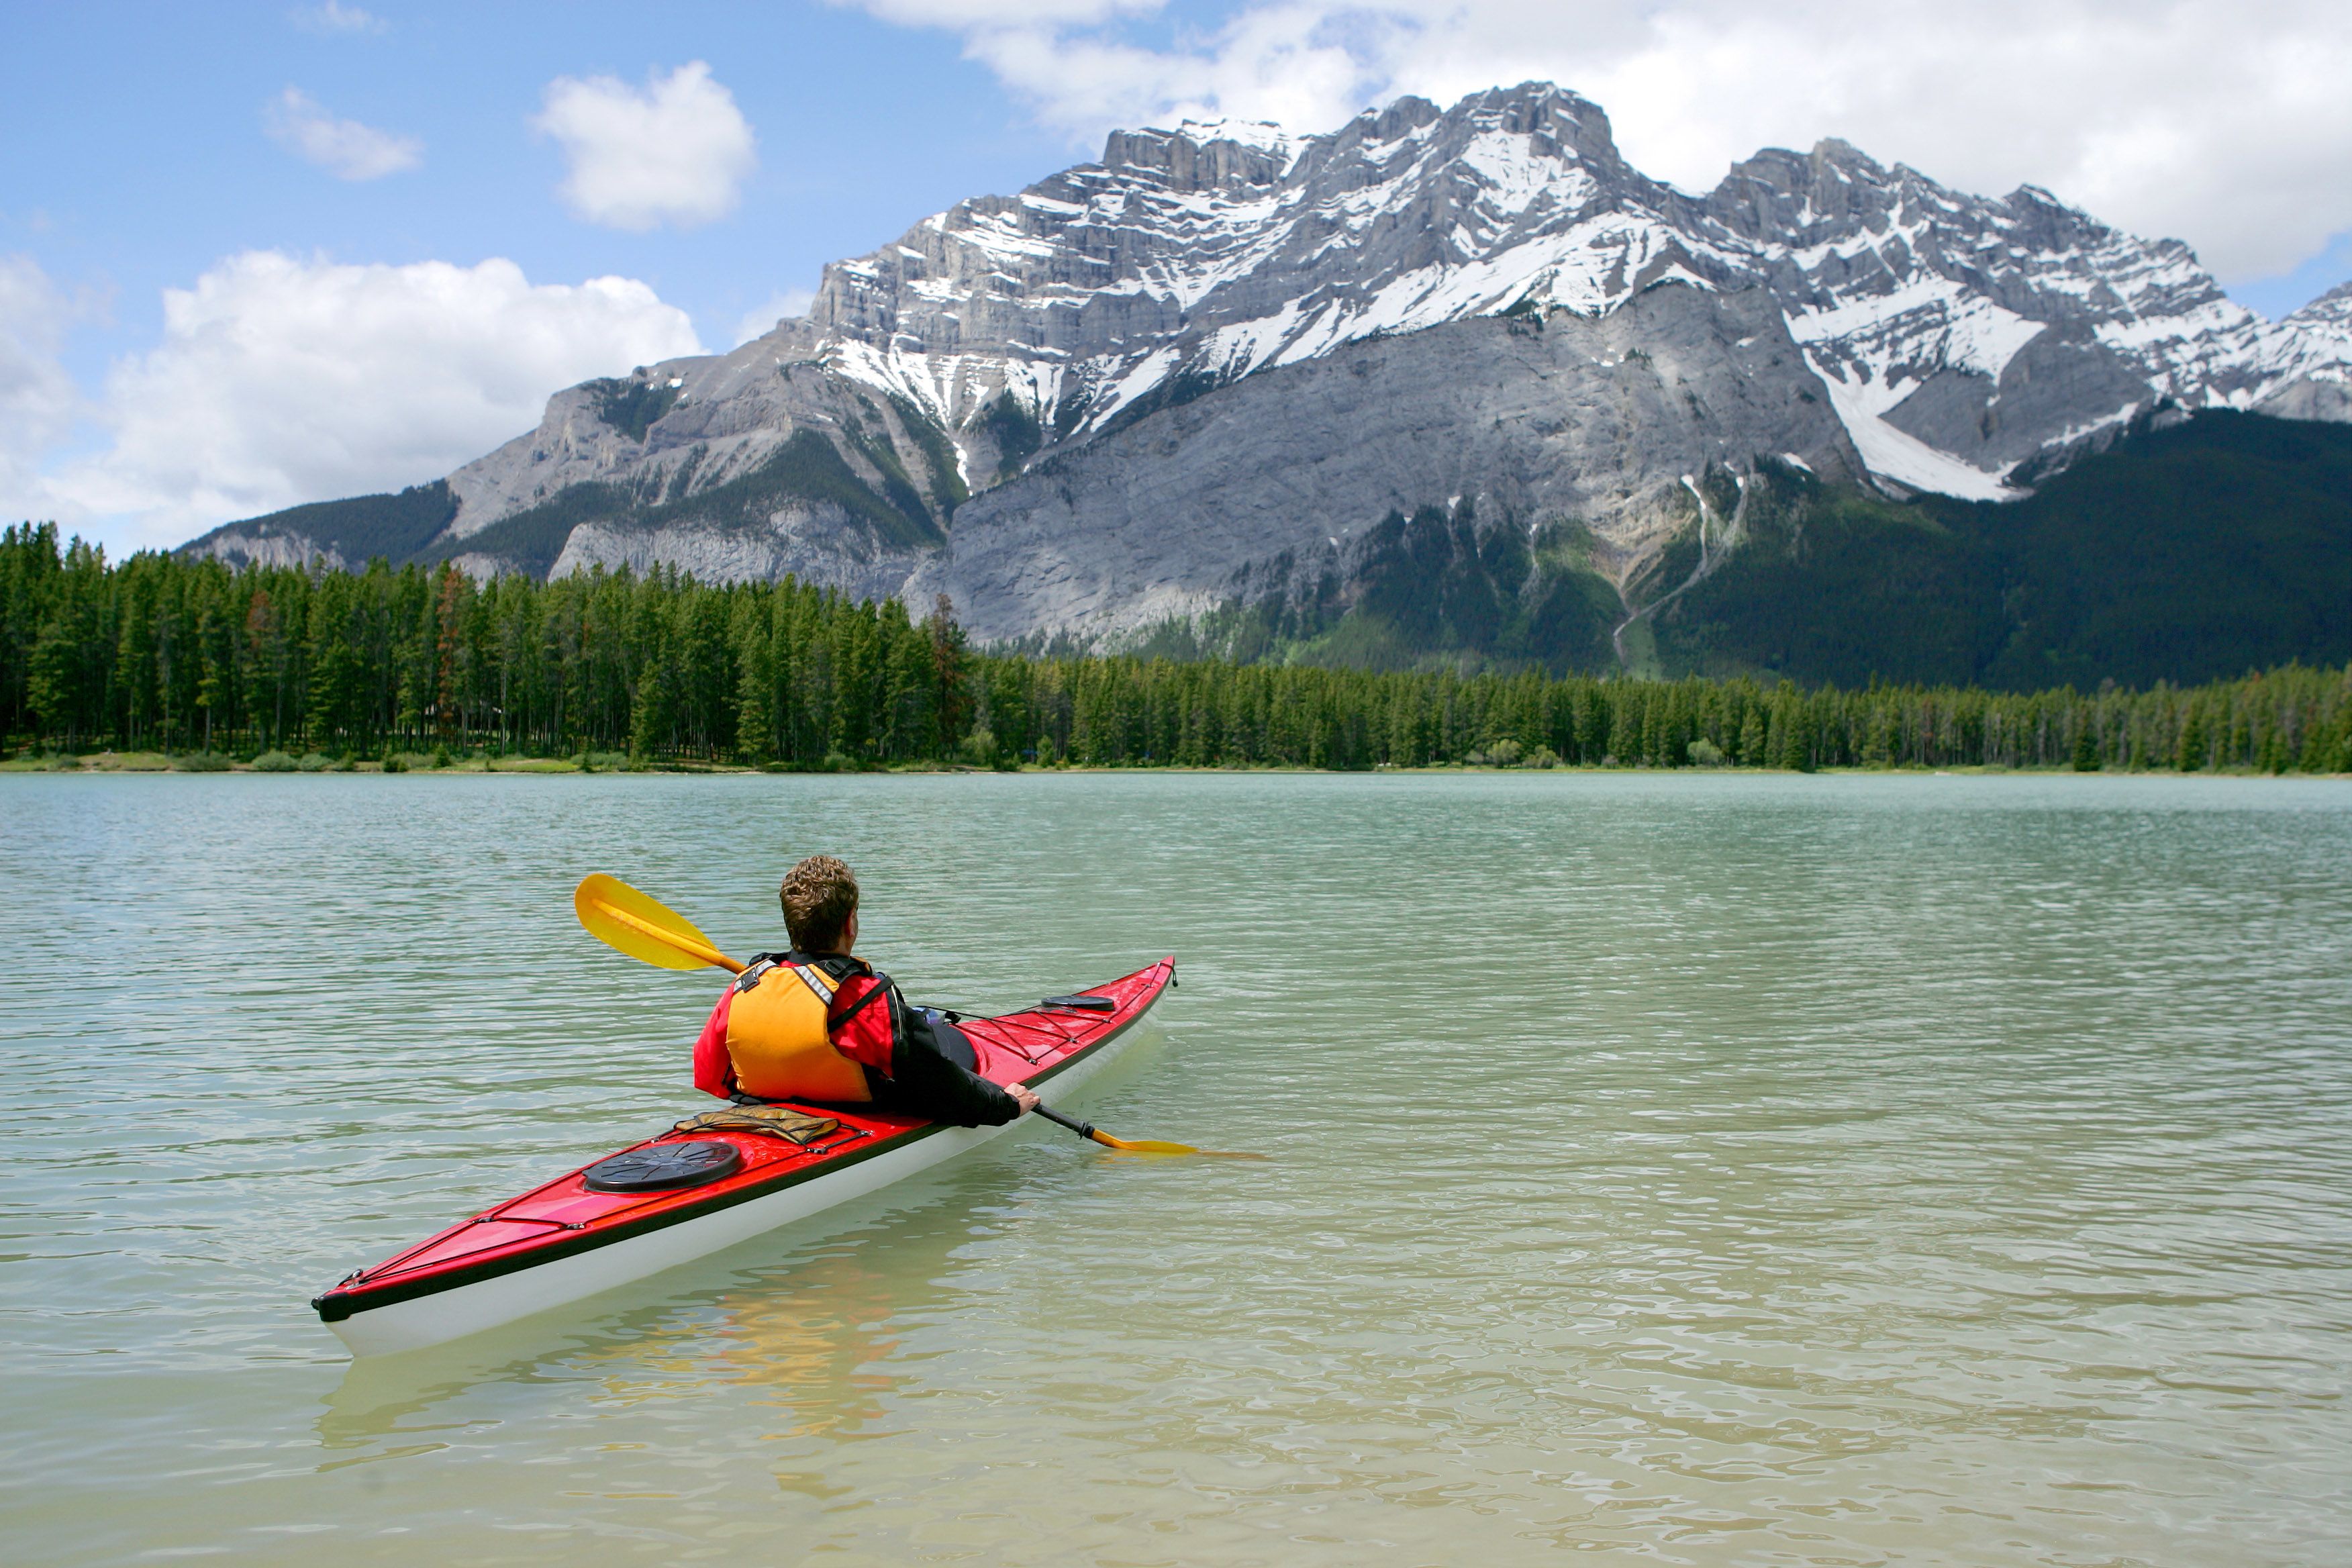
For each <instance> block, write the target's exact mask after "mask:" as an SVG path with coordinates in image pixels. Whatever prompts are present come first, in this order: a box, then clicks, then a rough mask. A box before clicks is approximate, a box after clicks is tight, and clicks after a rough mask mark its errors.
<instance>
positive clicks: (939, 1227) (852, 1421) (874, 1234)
mask: <svg viewBox="0 0 2352 1568" xmlns="http://www.w3.org/2000/svg"><path fill="white" fill-rule="evenodd" d="M986 1161H987V1157H986V1156H982V1157H981V1158H980V1159H978V1160H975V1161H973V1162H971V1163H970V1167H969V1169H960V1170H956V1171H954V1172H951V1173H943V1174H941V1175H939V1176H935V1177H933V1178H932V1180H931V1181H930V1182H929V1183H928V1184H923V1183H910V1184H908V1185H909V1187H910V1188H912V1189H913V1190H912V1191H910V1192H907V1193H903V1194H893V1195H891V1196H889V1197H887V1198H885V1197H881V1196H877V1197H876V1198H873V1199H868V1200H866V1201H864V1202H863V1203H860V1204H856V1205H848V1206H847V1213H846V1215H845V1216H844V1218H845V1220H846V1222H847V1223H846V1226H845V1228H841V1229H839V1230H838V1232H837V1233H836V1234H833V1235H830V1236H825V1237H823V1238H822V1239H803V1240H800V1241H799V1242H798V1244H797V1245H795V1237H796V1236H804V1235H806V1234H807V1233H810V1232H813V1231H815V1230H817V1228H818V1226H824V1229H826V1230H832V1229H834V1225H835V1224H840V1223H841V1222H839V1221H835V1222H834V1224H826V1223H825V1222H824V1221H817V1222H811V1223H810V1224H807V1225H803V1226H794V1227H788V1228H786V1229H784V1230H782V1231H780V1232H777V1233H775V1234H773V1235H772V1236H767V1237H754V1238H752V1239H751V1240H750V1241H747V1242H744V1243H742V1244H741V1245H740V1246H739V1247H733V1248H730V1250H729V1251H727V1252H724V1253H719V1254H716V1255H714V1256H713V1257H711V1258H709V1259H706V1260H704V1261H703V1262H701V1263H698V1264H694V1265H689V1266H688V1267H686V1268H677V1269H673V1270H670V1271H669V1272H668V1273H667V1274H664V1275H661V1276H658V1277H656V1278H655V1279H647V1280H644V1281H640V1282H639V1283H638V1284H636V1285H635V1286H631V1287H628V1288H625V1289H623V1290H620V1291H616V1292H614V1293H613V1295H611V1296H608V1297H605V1298H602V1299H600V1300H590V1301H588V1302H585V1303H581V1304H578V1305H575V1306H572V1307H567V1308H563V1309H560V1310H558V1311H555V1312H550V1313H546V1314H542V1315H541V1317H539V1318H536V1319H532V1320H529V1321H524V1322H520V1323H510V1324H508V1325H506V1326H504V1327H502V1328H500V1329H498V1330H494V1331H490V1332H488V1333H484V1334H478V1335H475V1336H473V1337H472V1338H470V1339H467V1340H463V1341H459V1342H455V1343H453V1344H449V1345H439V1346H434V1347H431V1348H429V1349H426V1350H422V1351H415V1352H410V1353H408V1354H405V1355H398V1356H381V1357H373V1358H370V1359H367V1360H362V1361H355V1362H353V1363H351V1364H350V1366H349V1368H348V1369H347V1370H346V1371H345V1373H344V1374H343V1379H342V1382H341V1384H340V1385H339V1386H338V1387H337V1388H336V1390H335V1392H334V1393H333V1394H331V1395H330V1396H329V1398H328V1400H327V1402H326V1403H327V1411H326V1414H325V1415H322V1416H320V1419H319V1423H318V1432H319V1437H320V1443H321V1445H322V1446H323V1447H326V1448H328V1449H329V1450H331V1451H332V1450H345V1449H362V1450H366V1452H364V1453H362V1454H361V1455H358V1456H352V1455H344V1456H342V1457H340V1458H330V1459H328V1460H327V1461H325V1462H324V1464H323V1465H322V1466H321V1468H337V1467H340V1466H343V1465H350V1464H355V1463H362V1462H365V1461H366V1460H368V1459H374V1458H394V1457H404V1456H406V1455H410V1454H415V1453H421V1452H425V1451H426V1450H427V1449H429V1448H430V1447H437V1446H439V1444H438V1442H437V1441H436V1435H438V1434H444V1433H446V1432H450V1431H457V1430H464V1429H466V1428H467V1426H468V1425H469V1423H468V1422H467V1419H466V1418H465V1417H463V1416H462V1415H461V1416H457V1417H454V1418H452V1417H448V1416H446V1415H443V1416H439V1417H436V1418H433V1419H424V1420H420V1419H419V1418H420V1417H427V1416H429V1415H433V1413H434V1412H436V1408H437V1407H441V1406H445V1405H448V1404H450V1403H451V1402H453V1401H461V1400H463V1398H464V1397H465V1396H466V1395H467V1394H470V1393H472V1392H473V1391H474V1390H476V1389H477V1388H479V1387H482V1386H484V1385H488V1384H515V1385H520V1384H570V1385H572V1386H573V1387H574V1389H575V1390H577V1391H578V1393H579V1395H580V1397H582V1398H583V1401H584V1402H585V1403H586V1404H587V1405H590V1406H593V1407H594V1408H598V1409H613V1410H621V1409H627V1408H630V1407H632V1406H643V1405H655V1404H658V1403H660V1402H664V1401H687V1400H698V1399H705V1398H708V1397H709V1396H710V1395H711V1394H713V1393H714V1392H716V1391H717V1390H719V1388H721V1387H723V1386H727V1385H744V1386H748V1387H749V1388H751V1389H752V1390H753V1391H755V1392H754V1394H753V1396H752V1397H751V1399H750V1400H749V1403H750V1404H751V1405H755V1406H759V1407H764V1408H770V1409H777V1410H782V1411H783V1412H785V1413H786V1415H785V1421H786V1425H785V1426H782V1428H780V1429H779V1430H777V1431H775V1432H772V1433H770V1434H767V1436H777V1437H793V1438H799V1437H815V1436H855V1435H856V1434H858V1433H859V1432H860V1431H862V1430H865V1429H866V1428H869V1427H872V1426H876V1425H877V1424H878V1423H880V1422H881V1421H882V1419H883V1417H884V1414H885V1406H886V1402H887V1395H888V1394H889V1392H890V1390H891V1388H892V1387H893V1386H894V1380H893V1379H892V1377H891V1376H890V1374H889V1373H887V1372H886V1371H883V1370H881V1369H882V1367H883V1366H884V1364H885V1363H887V1362H888V1360H889V1359H890V1358H891V1356H892V1355H893V1353H894V1352H897V1351H898V1348H899V1346H900V1342H901V1340H900V1336H901V1333H902V1331H903V1324H904V1322H905V1321H907V1320H908V1318H909V1317H911V1316H917V1315H920V1314H923V1313H926V1312H929V1311H931V1310H944V1309H947V1308H949V1307H950V1306H951V1305H952V1303H953V1301H954V1300H955V1297H956V1289H955V1285H954V1276H955V1273H956V1260H955V1254H956V1250H957V1248H958V1247H964V1246H967V1245H969V1244H970V1243H971V1240H972V1237H973V1235H974V1232H975V1229H976V1228H979V1226H980V1225H981V1221H980V1220H979V1219H978V1217H977V1216H978V1215H980V1214H982V1213H983V1212H985V1211H986V1210H988V1209H990V1208H992V1207H1001V1206H1003V1205H1007V1204H1009V1203H1010V1202H1012V1201H1013V1198H1014V1196H1015V1194H1017V1192H1018V1189H1019V1186H1020V1183H1019V1180H1018V1178H1017V1177H1015V1176H1014V1175H1013V1173H1010V1172H1009V1171H1007V1170H1005V1169H1004V1168H1003V1167H1002V1166H1001V1165H992V1164H990V1163H986ZM943 1184H944V1185H943ZM886 1203H887V1204H888V1205H890V1207H889V1212H887V1213H882V1214H877V1213H876V1210H877V1208H879V1207H881V1206H882V1205H884V1204H886ZM780 1251H781V1252H782V1254H783V1255H782V1256H781V1257H778V1256H774V1255H775V1254H777V1253H778V1252H780ZM757 1254H767V1255H769V1256H767V1257H765V1258H761V1260H760V1261H757V1262H746V1261H744V1258H745V1257H746V1255H757ZM714 1275H717V1276H719V1277H720V1278H719V1282H715V1283H710V1284H706V1285H700V1286H694V1285H689V1284H687V1283H686V1282H687V1281H689V1280H691V1279H695V1278H697V1277H701V1278H704V1279H709V1278H711V1277H712V1276H714ZM631 1298H639V1299H640V1300H635V1301H631V1300H630V1299H631ZM616 1299H617V1300H619V1301H621V1302H623V1303H627V1304H622V1305H614V1304H611V1303H613V1302H614V1301H615V1300H616ZM600 1307H602V1309H603V1310H601V1311H600V1310H598V1309H599V1308H600ZM583 1311H584V1312H585V1313H586V1314H589V1315H590V1316H589V1319H588V1321H587V1322H585V1323H584V1324H583V1323H576V1322H574V1321H571V1320H574V1319H578V1318H580V1317H581V1316H582V1315H583Z"/></svg>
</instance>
